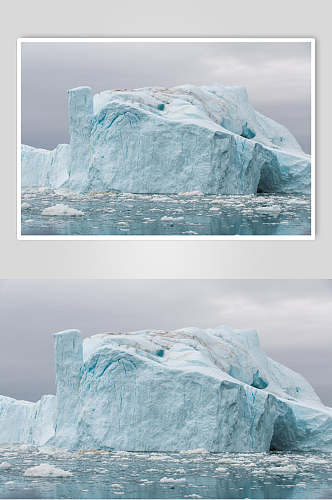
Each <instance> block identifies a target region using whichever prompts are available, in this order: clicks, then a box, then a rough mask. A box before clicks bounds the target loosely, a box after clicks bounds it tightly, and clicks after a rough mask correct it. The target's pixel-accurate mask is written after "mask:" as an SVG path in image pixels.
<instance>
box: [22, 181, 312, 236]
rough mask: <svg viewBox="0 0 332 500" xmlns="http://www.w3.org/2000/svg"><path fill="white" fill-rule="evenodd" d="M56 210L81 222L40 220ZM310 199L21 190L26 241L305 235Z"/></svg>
mask: <svg viewBox="0 0 332 500" xmlns="http://www.w3.org/2000/svg"><path fill="white" fill-rule="evenodd" d="M57 204H61V205H66V206H67V207H70V208H74V209H76V210H80V211H82V212H84V215H83V216H76V217H75V216H43V215H42V211H43V210H44V209H45V208H47V207H50V206H54V205H57ZM310 212H311V207H310V197H308V196H304V195H300V196H294V195H271V194H270V195H266V194H260V195H257V196H253V195H245V196H219V195H218V196H217V195H216V196H204V195H200V196H199V195H191V196H184V195H133V194H126V193H124V194H116V195H114V194H110V193H92V194H86V195H81V194H78V193H72V192H63V191H57V192H56V191H53V190H45V189H43V190H41V189H25V190H24V191H23V193H22V234H25V235H29V234H30V235H186V236H195V235H257V236H265V235H267V236H272V235H308V234H310V224H311V222H310Z"/></svg>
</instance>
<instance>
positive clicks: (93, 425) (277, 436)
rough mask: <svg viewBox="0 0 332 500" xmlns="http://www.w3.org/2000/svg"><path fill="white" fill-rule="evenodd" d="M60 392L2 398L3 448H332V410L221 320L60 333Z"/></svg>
mask: <svg viewBox="0 0 332 500" xmlns="http://www.w3.org/2000/svg"><path fill="white" fill-rule="evenodd" d="M54 339H55V358H56V396H52V395H48V396H43V397H42V398H41V400H40V401H38V402H37V403H30V402H27V401H17V400H15V399H12V398H9V397H4V396H0V444H4V443H22V444H26V445H31V444H33V445H42V446H44V445H46V446H51V447H57V448H65V449H92V448H93V449H115V450H127V451H157V452H158V451H184V452H185V451H187V452H188V450H196V451H197V450H198V451H199V450H202V449H204V450H207V451H214V452H217V451H227V452H264V451H268V450H270V449H274V450H297V451H309V450H310V451H312V450H316V451H327V452H332V409H331V408H327V407H325V406H324V405H323V404H322V403H321V401H320V400H319V398H318V396H317V395H316V393H315V391H314V390H313V388H312V387H311V386H310V384H309V383H308V382H307V381H306V380H305V379H304V378H303V377H302V376H301V375H299V374H297V373H295V372H294V371H292V370H290V369H289V368H287V367H285V366H283V365H281V364H279V363H277V362H275V361H273V360H272V359H270V358H269V357H267V356H266V355H265V353H264V352H263V351H262V349H261V347H260V344H259V339H258V335H257V333H256V331H254V330H237V329H231V328H229V327H225V326H221V327H218V328H215V329H205V330H202V329H198V328H183V329H180V330H174V331H162V330H144V331H138V332H132V333H123V334H122V333H103V334H98V335H94V336H92V337H89V338H86V339H84V341H83V340H82V338H81V335H80V332H79V331H78V330H66V331H63V332H59V333H56V334H54Z"/></svg>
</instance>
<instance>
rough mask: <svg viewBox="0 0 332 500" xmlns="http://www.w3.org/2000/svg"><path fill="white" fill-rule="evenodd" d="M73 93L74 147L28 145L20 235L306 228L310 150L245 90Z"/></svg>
mask: <svg viewBox="0 0 332 500" xmlns="http://www.w3.org/2000/svg"><path fill="white" fill-rule="evenodd" d="M68 96H69V124H70V143H69V144H60V145H58V146H57V147H56V148H55V149H54V150H52V151H49V150H45V149H37V148H34V147H32V146H28V145H22V154H21V183H22V194H23V196H22V234H45V235H47V234H55V235H57V234H78V235H79V234H91V235H98V234H104V235H105V234H106V235H107V234H108V235H113V234H115V235H121V234H122V235H126V234H134V235H135V234H143V235H144V234H151V235H158V234H179V235H186V234H187V235H204V234H207V235H210V234H225V235H228V234H230V235H234V234H246V235H261V234H267V235H270V234H271V235H273V234H280V235H283V234H285V235H288V234H304V235H306V234H310V192H311V159H310V156H309V155H307V154H305V153H304V152H303V151H302V149H301V147H300V145H299V144H298V143H297V141H296V139H295V138H294V137H293V136H292V134H291V133H290V132H289V131H288V130H287V129H286V128H285V127H284V126H282V125H280V124H278V123H276V122H275V121H273V120H272V119H270V118H267V117H265V116H263V115H262V114H261V113H259V112H258V111H256V110H255V109H254V108H253V107H252V106H251V104H250V103H249V101H248V96H247V92H246V89H245V88H244V87H226V86H223V85H219V84H215V85H207V86H201V87H198V86H194V85H181V86H178V87H173V88H162V87H149V88H141V89H135V90H126V89H122V90H116V89H113V90H109V91H104V92H101V93H99V94H96V95H94V96H93V95H92V91H91V89H90V88H89V87H79V88H76V89H71V90H69V91H68ZM42 190H44V191H42ZM241 197H242V199H240V198H241ZM29 198H30V199H31V201H32V202H31V203H30V202H29ZM189 199H190V202H191V203H189V204H188V201H189ZM213 203H216V205H215V206H213ZM218 203H219V205H218ZM128 205H129V206H128ZM218 208H219V211H218ZM151 209H152V210H155V211H151ZM77 216H81V217H77ZM170 218H172V220H171V219H170Z"/></svg>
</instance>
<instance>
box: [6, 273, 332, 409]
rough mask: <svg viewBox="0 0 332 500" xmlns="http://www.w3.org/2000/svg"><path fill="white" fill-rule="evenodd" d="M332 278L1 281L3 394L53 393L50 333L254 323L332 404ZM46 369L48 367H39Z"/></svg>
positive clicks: (266, 343)
mask: <svg viewBox="0 0 332 500" xmlns="http://www.w3.org/2000/svg"><path fill="white" fill-rule="evenodd" d="M331 283H332V282H331V281H328V280H7V281H4V280H0V328H1V332H2V334H1V349H0V394H3V395H8V396H13V397H17V398H22V399H28V400H37V399H38V398H39V397H40V396H41V394H45V393H52V392H53V393H54V390H55V386H54V382H55V368H54V356H53V340H52V337H51V334H52V333H53V332H56V331H60V330H64V329H67V328H78V329H80V330H81V331H82V334H83V336H90V335H93V334H96V333H101V332H105V331H115V332H116V331H135V330H140V329H148V328H151V329H153V328H157V329H175V328H181V327H185V326H198V327H202V328H208V327H214V326H217V325H220V324H229V325H230V326H232V327H234V328H255V329H257V331H258V333H259V336H260V341H261V344H262V347H263V348H264V350H265V351H266V352H267V354H268V355H269V356H271V357H272V358H275V359H276V360H277V361H280V362H281V363H284V364H285V365H287V366H289V367H290V368H293V369H295V370H297V371H299V372H300V373H302V374H303V375H304V376H305V377H306V378H307V379H308V380H309V381H310V382H311V383H312V384H313V385H314V387H315V388H316V390H317V391H318V392H319V394H320V395H321V397H322V398H324V401H325V402H326V403H328V404H330V405H332V391H331V384H330V380H332V366H331V356H332V345H331V333H330V332H331V319H332V307H331V306H332V285H331ZM41 375H42V376H41Z"/></svg>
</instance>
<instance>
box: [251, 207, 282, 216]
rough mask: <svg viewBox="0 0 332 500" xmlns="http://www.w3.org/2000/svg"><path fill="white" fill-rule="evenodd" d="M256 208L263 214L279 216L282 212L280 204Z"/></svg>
mask: <svg viewBox="0 0 332 500" xmlns="http://www.w3.org/2000/svg"><path fill="white" fill-rule="evenodd" d="M255 210H256V212H261V213H263V214H268V215H274V216H277V215H279V214H280V212H281V207H280V206H279V205H271V206H270V207H256V208H255Z"/></svg>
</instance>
